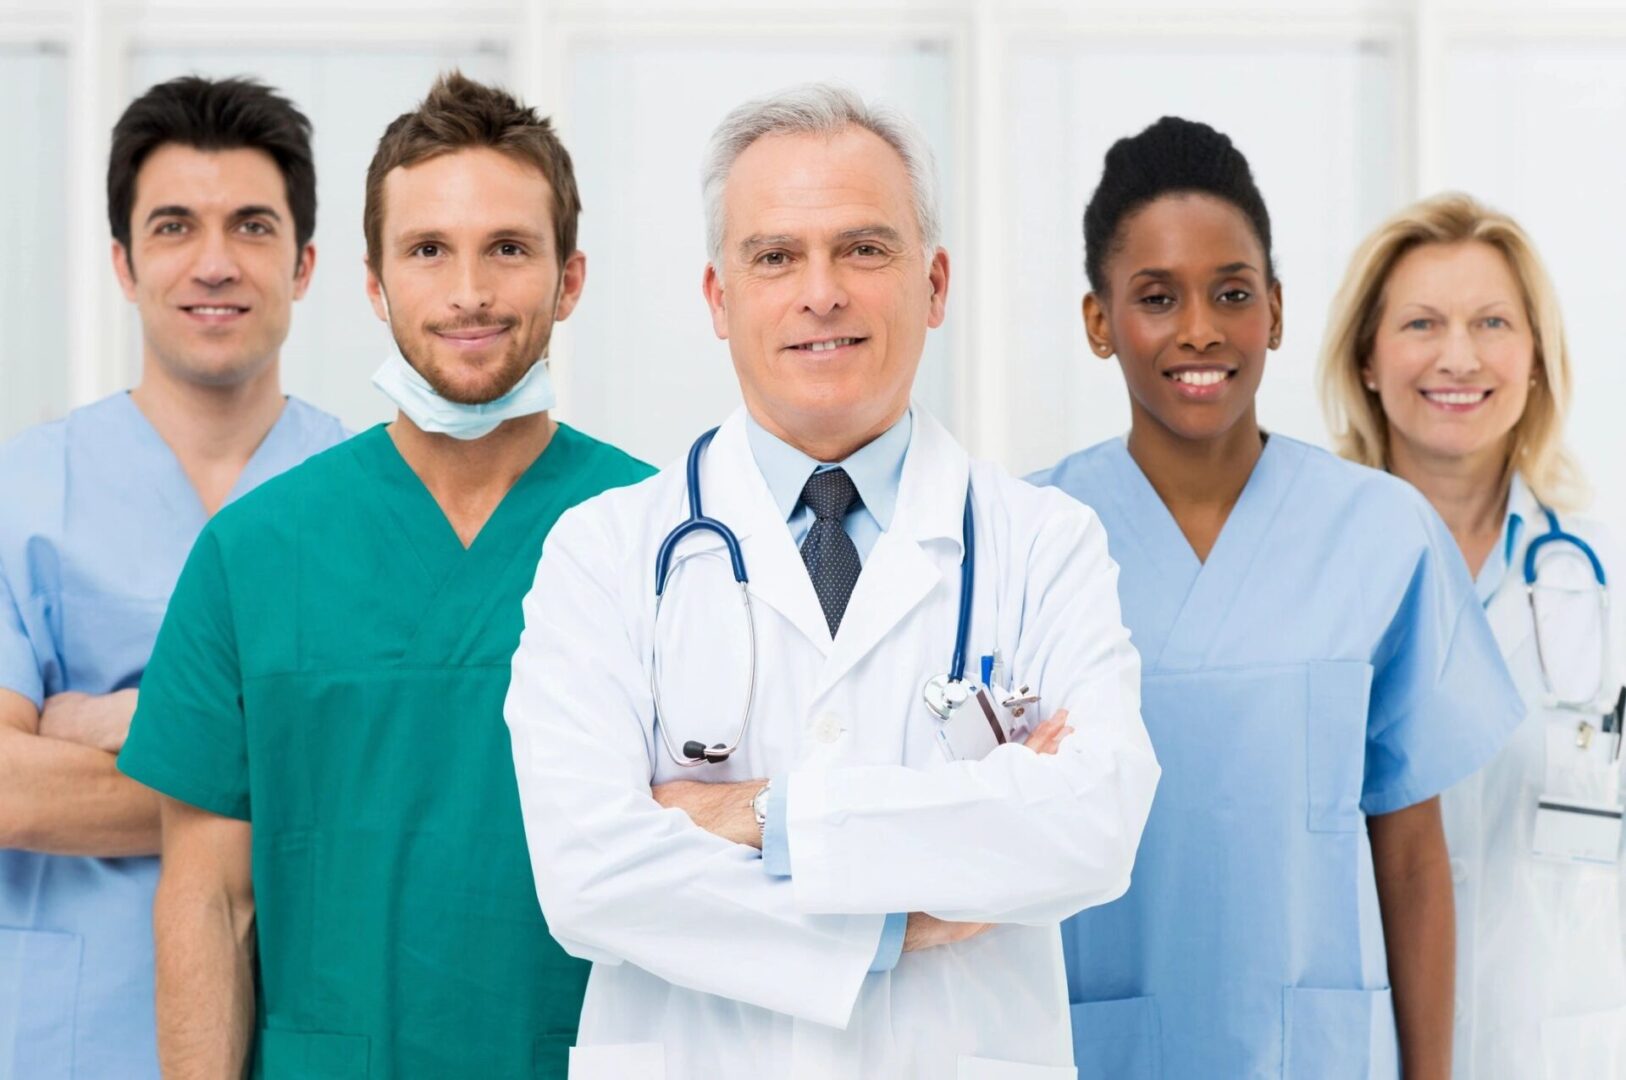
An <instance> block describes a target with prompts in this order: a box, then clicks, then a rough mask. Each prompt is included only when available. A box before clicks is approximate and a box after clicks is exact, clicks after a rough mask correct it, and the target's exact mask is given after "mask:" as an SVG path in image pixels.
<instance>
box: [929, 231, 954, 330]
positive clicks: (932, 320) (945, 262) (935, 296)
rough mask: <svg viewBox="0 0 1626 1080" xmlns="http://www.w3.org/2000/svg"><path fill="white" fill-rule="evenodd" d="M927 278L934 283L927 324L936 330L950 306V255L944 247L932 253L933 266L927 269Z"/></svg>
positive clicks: (941, 323)
mask: <svg viewBox="0 0 1626 1080" xmlns="http://www.w3.org/2000/svg"><path fill="white" fill-rule="evenodd" d="M926 279H927V280H928V281H930V282H931V283H932V301H931V303H932V306H931V311H930V312H929V313H928V314H927V316H926V325H927V326H929V327H931V328H932V329H933V330H935V329H937V328H938V327H939V326H942V325H943V316H944V315H945V314H946V312H947V308H948V287H949V257H948V252H946V251H944V250H943V249H942V248H938V249H937V251H936V252H934V253H933V254H932V262H931V266H929V267H928V268H927V270H926Z"/></svg>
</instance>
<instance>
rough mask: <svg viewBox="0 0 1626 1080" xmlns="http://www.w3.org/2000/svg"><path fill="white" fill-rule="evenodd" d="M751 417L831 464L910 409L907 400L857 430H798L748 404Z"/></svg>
mask: <svg viewBox="0 0 1626 1080" xmlns="http://www.w3.org/2000/svg"><path fill="white" fill-rule="evenodd" d="M746 407H747V409H748V410H749V411H750V413H751V418H752V419H753V420H755V421H756V422H757V423H758V424H760V425H762V430H764V431H766V432H767V433H768V434H770V435H772V436H774V437H775V438H777V439H779V440H780V441H782V442H784V443H787V444H789V445H790V446H794V447H795V448H796V449H798V450H800V451H801V452H802V453H804V454H806V455H807V456H808V457H810V458H812V459H813V460H814V461H818V462H822V463H824V464H834V463H836V462H838V461H845V460H846V459H847V458H849V457H851V456H852V455H853V454H854V453H856V452H857V451H859V450H861V449H863V448H864V447H866V446H868V445H869V444H870V443H872V442H874V441H875V440H876V439H878V438H880V437H881V436H882V435H884V434H886V432H887V430H888V429H890V428H891V427H892V425H893V424H896V423H897V422H898V421H899V420H901V419H903V414H904V413H905V412H907V411H908V410H909V403H908V402H904V404H903V406H902V407H901V408H899V409H896V410H894V411H893V412H892V413H890V414H888V415H887V416H886V417H884V418H883V419H881V420H880V421H878V422H876V423H874V424H871V425H869V426H867V427H864V428H860V429H851V428H849V429H844V430H840V431H825V430H820V429H819V428H817V427H809V428H807V429H805V430H801V429H800V425H790V424H782V423H780V422H779V421H778V420H777V419H775V418H774V417H772V416H770V415H768V413H767V411H766V410H761V409H755V408H751V406H750V405H749V403H747V406H746Z"/></svg>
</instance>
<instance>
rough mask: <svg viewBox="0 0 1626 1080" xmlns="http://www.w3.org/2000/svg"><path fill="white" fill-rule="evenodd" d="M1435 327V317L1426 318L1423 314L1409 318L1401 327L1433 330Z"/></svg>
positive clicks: (1404, 328)
mask: <svg viewBox="0 0 1626 1080" xmlns="http://www.w3.org/2000/svg"><path fill="white" fill-rule="evenodd" d="M1433 327H1434V320H1433V319H1425V318H1422V317H1421V316H1419V317H1418V318H1415V319H1408V320H1407V321H1406V323H1405V325H1403V326H1401V328H1400V329H1402V330H1431V329H1433Z"/></svg>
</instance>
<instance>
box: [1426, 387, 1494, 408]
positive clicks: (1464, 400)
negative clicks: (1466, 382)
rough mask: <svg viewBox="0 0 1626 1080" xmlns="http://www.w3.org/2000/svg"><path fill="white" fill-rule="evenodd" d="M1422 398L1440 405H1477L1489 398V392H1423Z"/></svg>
mask: <svg viewBox="0 0 1626 1080" xmlns="http://www.w3.org/2000/svg"><path fill="white" fill-rule="evenodd" d="M1423 396H1424V397H1426V398H1428V400H1430V401H1437V402H1439V403H1440V404H1441V405H1477V404H1479V403H1480V402H1481V401H1484V400H1485V399H1486V398H1487V397H1489V396H1490V391H1489V390H1424V391H1423Z"/></svg>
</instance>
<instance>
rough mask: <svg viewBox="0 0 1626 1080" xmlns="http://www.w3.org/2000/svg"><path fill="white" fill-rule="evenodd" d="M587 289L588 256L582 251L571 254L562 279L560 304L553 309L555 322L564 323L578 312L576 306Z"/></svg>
mask: <svg viewBox="0 0 1626 1080" xmlns="http://www.w3.org/2000/svg"><path fill="white" fill-rule="evenodd" d="M586 287H587V256H586V255H585V254H583V253H582V252H580V251H573V252H571V253H570V258H568V259H566V260H565V266H564V273H563V274H562V275H561V277H560V285H559V303H558V304H556V305H555V306H554V309H553V321H554V322H564V321H565V320H566V319H568V318H570V313H571V312H572V311H575V310H576V304H577V303H578V302H579V301H580V300H581V298H582V290H583V289H584V288H586Z"/></svg>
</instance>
